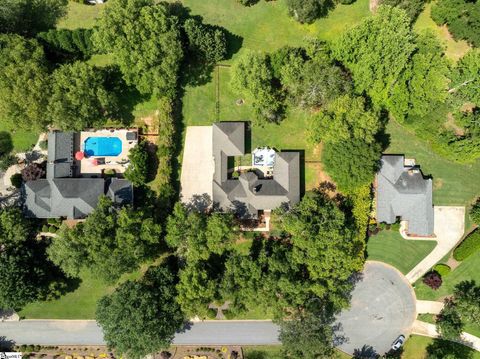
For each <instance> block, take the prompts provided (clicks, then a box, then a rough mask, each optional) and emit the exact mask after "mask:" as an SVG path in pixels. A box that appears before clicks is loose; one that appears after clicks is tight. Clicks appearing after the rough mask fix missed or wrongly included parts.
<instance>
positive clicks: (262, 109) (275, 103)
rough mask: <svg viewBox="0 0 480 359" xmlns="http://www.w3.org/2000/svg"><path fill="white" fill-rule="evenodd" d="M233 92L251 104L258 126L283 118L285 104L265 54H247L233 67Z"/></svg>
mask: <svg viewBox="0 0 480 359" xmlns="http://www.w3.org/2000/svg"><path fill="white" fill-rule="evenodd" d="M230 84H231V86H232V88H233V90H235V91H237V92H239V93H241V94H243V95H244V96H245V97H246V100H247V102H251V104H252V106H253V110H254V112H255V116H256V120H257V123H258V124H262V122H263V121H266V122H278V121H279V120H280V119H281V118H282V116H283V102H282V98H281V94H280V91H279V89H278V88H276V87H275V86H274V77H273V70H272V68H271V66H270V64H269V60H268V57H267V56H266V55H265V54H263V53H255V52H246V53H244V54H243V55H242V56H241V57H240V58H239V59H238V60H237V61H236V62H235V63H234V64H233V66H232V78H231V82H230Z"/></svg>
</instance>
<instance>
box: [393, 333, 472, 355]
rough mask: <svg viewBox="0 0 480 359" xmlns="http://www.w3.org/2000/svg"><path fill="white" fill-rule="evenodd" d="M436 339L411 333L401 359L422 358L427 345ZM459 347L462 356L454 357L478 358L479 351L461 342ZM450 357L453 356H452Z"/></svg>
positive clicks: (425, 352)
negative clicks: (461, 350)
mask: <svg viewBox="0 0 480 359" xmlns="http://www.w3.org/2000/svg"><path fill="white" fill-rule="evenodd" d="M437 340H438V339H432V338H428V337H422V336H418V335H412V336H411V337H410V338H409V339H408V340H407V341H406V343H405V346H404V347H403V349H404V352H403V354H402V359H423V358H426V355H427V346H428V345H429V344H431V343H433V342H434V341H437ZM457 345H459V346H461V349H463V350H464V353H463V356H461V357H455V358H458V359H480V353H479V352H477V351H475V350H473V349H470V348H468V347H465V346H463V345H461V344H457ZM452 358H454V357H453V356H452Z"/></svg>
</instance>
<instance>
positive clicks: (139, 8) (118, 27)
mask: <svg viewBox="0 0 480 359" xmlns="http://www.w3.org/2000/svg"><path fill="white" fill-rule="evenodd" d="M93 42H94V44H95V45H96V46H97V47H98V48H99V49H101V50H103V51H106V52H111V53H113V55H114V56H115V59H116V62H117V63H118V65H119V66H120V69H121V71H122V73H123V76H124V78H125V80H126V82H127V83H128V84H131V85H135V86H136V87H137V89H138V90H139V91H140V92H141V93H144V94H154V95H165V94H167V95H173V94H174V93H175V90H176V84H177V77H178V71H179V68H180V65H181V62H182V58H183V49H182V42H181V36H180V31H179V29H178V19H177V18H176V17H175V16H174V15H172V14H171V13H170V11H169V5H168V4H167V3H165V2H160V3H157V2H155V1H153V0H110V1H109V4H108V6H107V7H106V8H105V10H104V12H103V13H102V16H101V17H100V18H99V19H98V22H97V27H96V28H95V33H94V35H93Z"/></svg>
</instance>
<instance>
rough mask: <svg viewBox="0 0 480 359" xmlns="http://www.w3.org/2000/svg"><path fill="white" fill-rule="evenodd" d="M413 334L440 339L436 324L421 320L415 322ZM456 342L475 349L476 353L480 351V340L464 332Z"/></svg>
mask: <svg viewBox="0 0 480 359" xmlns="http://www.w3.org/2000/svg"><path fill="white" fill-rule="evenodd" d="M412 334H417V335H423V336H426V337H431V338H438V337H440V334H439V333H438V331H437V328H436V326H435V324H430V323H425V322H422V321H420V320H416V321H415V322H413V327H412ZM455 341H456V342H458V343H460V344H463V345H466V346H467V347H470V348H472V349H475V350H476V351H480V338H478V337H476V336H474V335H471V334H468V333H465V332H463V333H462V335H461V339H459V340H455Z"/></svg>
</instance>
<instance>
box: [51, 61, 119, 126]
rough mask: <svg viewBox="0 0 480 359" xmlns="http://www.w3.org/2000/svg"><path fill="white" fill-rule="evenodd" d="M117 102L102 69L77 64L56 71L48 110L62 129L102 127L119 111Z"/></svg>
mask: <svg viewBox="0 0 480 359" xmlns="http://www.w3.org/2000/svg"><path fill="white" fill-rule="evenodd" d="M117 102H118V101H117V98H116V96H115V95H114V94H113V93H111V92H109V91H107V90H106V88H105V85H104V76H103V73H102V70H101V69H98V68H95V67H93V66H90V65H88V64H87V63H85V62H80V61H77V62H74V63H72V64H65V65H62V66H61V67H59V68H58V69H56V70H55V71H54V72H53V75H52V95H51V97H50V99H49V103H48V110H47V111H48V114H49V117H50V118H51V121H52V122H53V124H54V125H55V126H57V127H59V128H61V129H64V130H75V131H80V130H83V129H84V128H88V127H99V126H101V125H103V124H104V123H105V122H106V120H107V119H108V118H109V117H111V116H112V114H113V113H114V112H115V111H116V108H117Z"/></svg>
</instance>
